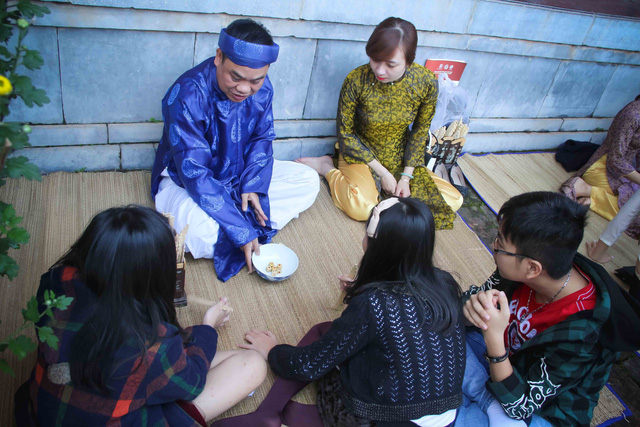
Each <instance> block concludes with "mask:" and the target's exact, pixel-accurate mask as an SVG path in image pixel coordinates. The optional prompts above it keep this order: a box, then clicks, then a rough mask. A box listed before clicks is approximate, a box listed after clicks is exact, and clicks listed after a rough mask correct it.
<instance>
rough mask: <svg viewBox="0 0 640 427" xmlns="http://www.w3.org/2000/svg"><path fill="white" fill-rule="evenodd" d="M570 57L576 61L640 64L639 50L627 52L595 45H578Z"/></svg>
mask: <svg viewBox="0 0 640 427" xmlns="http://www.w3.org/2000/svg"><path fill="white" fill-rule="evenodd" d="M570 59H573V60H574V61H587V62H606V63H607V64H613V63H618V64H630V65H640V54H639V53H638V52H625V51H623V50H611V49H602V48H594V47H586V46H581V47H576V48H574V50H573V55H572V57H571V58H570Z"/></svg>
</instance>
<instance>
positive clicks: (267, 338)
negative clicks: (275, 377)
mask: <svg viewBox="0 0 640 427" xmlns="http://www.w3.org/2000/svg"><path fill="white" fill-rule="evenodd" d="M244 339H245V340H247V342H248V343H249V344H240V345H239V346H238V347H240V348H244V349H247V350H255V351H257V352H258V353H260V354H261V355H262V357H264V360H268V357H269V352H270V351H271V349H272V348H273V347H275V346H276V344H277V343H278V340H277V339H276V336H275V335H273V332H271V331H261V330H259V329H251V330H250V331H249V332H247V333H246V334H245V336H244Z"/></svg>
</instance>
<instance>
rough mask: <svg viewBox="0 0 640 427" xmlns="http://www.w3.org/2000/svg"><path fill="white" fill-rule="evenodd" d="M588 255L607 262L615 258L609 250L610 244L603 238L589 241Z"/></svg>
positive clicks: (601, 261)
mask: <svg viewBox="0 0 640 427" xmlns="http://www.w3.org/2000/svg"><path fill="white" fill-rule="evenodd" d="M586 245H587V255H589V258H591V259H592V260H594V261H596V262H599V263H600V264H605V263H607V262H609V261H611V260H612V259H613V256H612V255H610V254H609V253H608V252H607V249H609V246H607V245H606V244H605V243H604V242H603V241H602V240H598V241H597V242H587V243H586Z"/></svg>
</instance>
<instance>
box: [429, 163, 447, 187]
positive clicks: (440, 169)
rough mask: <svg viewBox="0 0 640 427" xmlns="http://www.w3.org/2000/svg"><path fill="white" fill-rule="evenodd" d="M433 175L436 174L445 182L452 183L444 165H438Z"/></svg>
mask: <svg viewBox="0 0 640 427" xmlns="http://www.w3.org/2000/svg"><path fill="white" fill-rule="evenodd" d="M433 173H435V174H436V176H438V177H440V178H442V179H443V180H444V181H447V182H448V183H451V181H450V180H449V172H448V171H447V166H446V165H445V164H444V163H439V164H438V165H436V167H435V169H434V170H433Z"/></svg>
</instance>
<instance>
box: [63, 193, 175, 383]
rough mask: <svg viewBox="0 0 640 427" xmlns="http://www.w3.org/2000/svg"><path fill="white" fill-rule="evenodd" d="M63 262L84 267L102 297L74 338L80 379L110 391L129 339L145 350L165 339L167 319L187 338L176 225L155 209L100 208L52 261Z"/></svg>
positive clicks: (74, 365) (75, 377)
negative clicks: (162, 329) (179, 303)
mask: <svg viewBox="0 0 640 427" xmlns="http://www.w3.org/2000/svg"><path fill="white" fill-rule="evenodd" d="M59 266H71V267H75V268H77V269H78V274H79V278H80V279H81V280H82V281H83V282H84V283H85V284H86V286H87V287H88V288H89V289H91V290H92V291H93V292H94V293H95V294H96V296H97V301H98V302H97V303H96V307H95V311H94V312H93V313H92V315H91V316H90V317H89V318H88V319H87V321H86V322H85V323H84V325H83V326H82V327H81V328H80V330H79V331H78V332H77V333H76V335H75V337H74V339H73V341H72V343H71V355H70V358H69V365H70V370H71V379H72V381H73V383H74V384H76V385H79V386H83V387H86V388H89V389H93V390H98V391H102V392H103V393H108V392H109V385H108V381H107V380H108V378H109V375H110V373H111V372H112V368H113V364H114V363H115V361H114V354H115V352H116V351H117V350H118V348H120V347H121V346H122V345H123V344H124V343H125V342H126V343H127V344H132V345H134V346H138V347H139V349H140V352H139V354H138V355H142V354H143V353H144V352H145V351H146V349H147V348H148V347H149V346H151V345H152V344H153V343H154V342H156V341H157V340H158V327H159V325H160V324H161V323H162V322H168V323H171V324H173V325H175V326H176V327H177V328H178V331H179V333H180V334H181V335H182V337H183V339H184V340H186V339H187V334H186V333H185V332H184V330H183V329H182V328H181V327H180V325H179V323H178V321H177V317H176V310H175V307H174V305H173V294H174V291H175V286H176V250H175V242H174V238H173V233H172V231H171V228H170V227H169V224H168V222H167V220H166V218H164V216H162V215H161V214H159V213H158V212H156V211H155V210H153V209H150V208H146V207H143V206H136V205H129V206H125V207H117V208H111V209H108V210H106V211H104V212H101V213H99V214H97V215H96V216H95V217H94V218H93V219H92V220H91V222H90V223H89V225H88V226H87V228H86V229H85V231H84V232H83V233H82V235H81V236H80V238H79V239H78V240H77V241H76V242H75V243H74V244H73V246H71V249H69V251H68V252H67V253H66V254H65V255H64V256H63V257H62V258H60V260H58V261H57V262H56V263H55V264H54V265H53V266H52V269H53V268H55V267H59ZM140 363H142V360H141V362H140ZM138 366H139V365H138Z"/></svg>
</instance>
